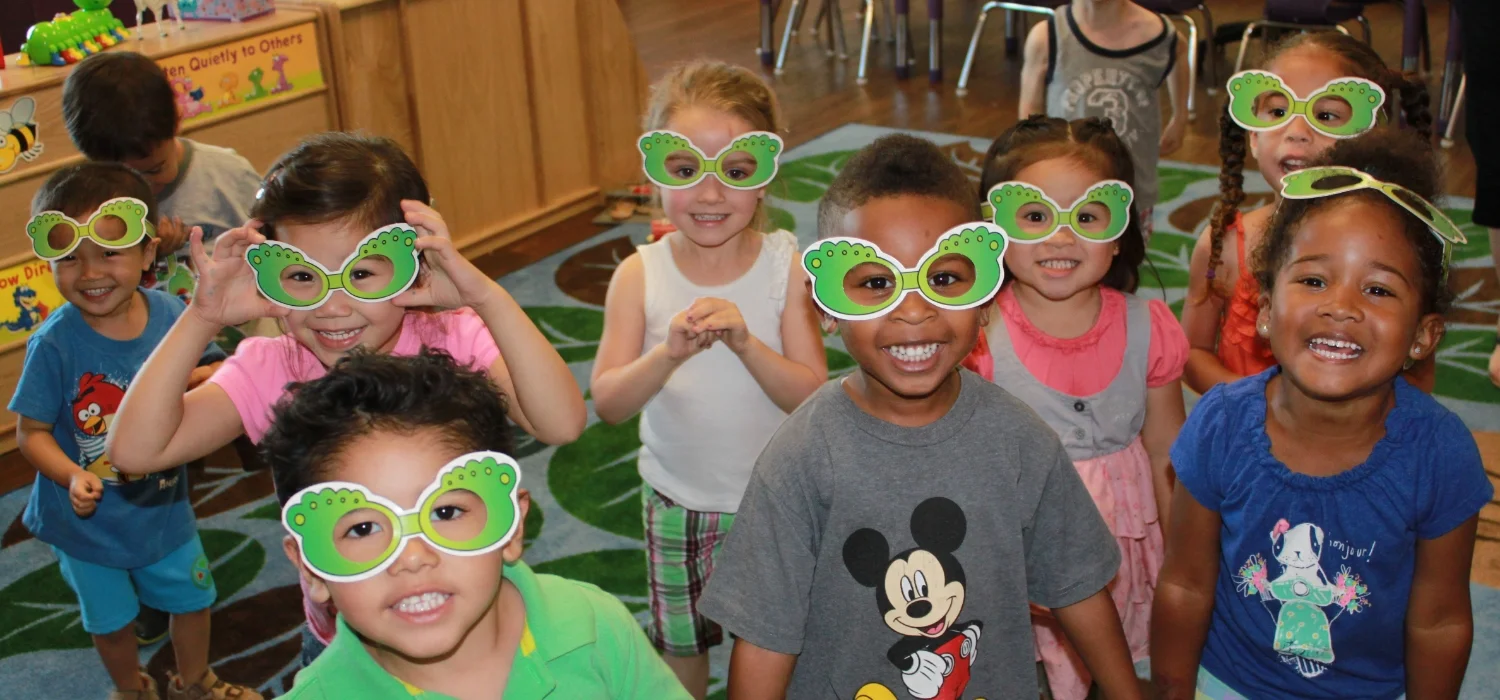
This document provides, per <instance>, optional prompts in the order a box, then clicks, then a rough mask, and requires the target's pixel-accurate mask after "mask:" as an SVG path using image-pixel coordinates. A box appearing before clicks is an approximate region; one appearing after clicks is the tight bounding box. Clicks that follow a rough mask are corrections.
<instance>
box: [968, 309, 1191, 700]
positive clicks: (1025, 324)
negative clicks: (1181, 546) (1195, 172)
mask: <svg viewBox="0 0 1500 700" xmlns="http://www.w3.org/2000/svg"><path fill="white" fill-rule="evenodd" d="M1100 292H1101V295H1102V300H1101V305H1100V310H1099V318H1098V320H1097V321H1096V322H1095V324H1094V327H1093V328H1091V329H1089V330H1088V332H1086V333H1084V334H1083V335H1081V336H1078V337H1076V338H1054V337H1052V336H1050V335H1047V334H1046V333H1043V332H1042V331H1041V330H1039V329H1038V328H1037V327H1036V326H1034V325H1032V323H1031V321H1030V320H1029V319H1027V318H1026V314H1025V313H1024V312H1023V311H1022V310H1021V306H1020V304H1019V303H1018V302H1017V301H1016V297H1015V294H1014V292H1013V290H1012V287H1011V286H1009V285H1007V286H1006V288H1005V289H1004V290H1002V291H1001V292H1000V295H999V296H998V297H997V305H998V307H999V311H1000V314H999V318H997V319H996V320H994V321H991V323H999V322H1003V323H1004V324H1005V330H1006V332H1007V334H1008V336H1009V339H1010V344H1011V347H1012V348H1013V350H1014V352H1015V353H1016V356H1017V358H1018V359H1019V360H1020V361H1021V363H1022V364H1023V365H1024V366H1025V367H1026V370H1027V371H1029V372H1030V373H1031V375H1032V376H1033V377H1035V378H1036V379H1037V380H1038V381H1040V382H1041V383H1043V384H1045V385H1046V386H1047V387H1049V388H1051V389H1053V390H1055V391H1058V392H1061V393H1063V394H1067V395H1070V396H1076V397H1091V396H1095V395H1097V394H1099V393H1100V392H1103V391H1105V390H1106V389H1107V388H1108V387H1109V386H1110V384H1111V383H1112V382H1113V381H1114V380H1115V377H1116V375H1117V374H1119V373H1120V370H1121V368H1122V367H1123V366H1124V363H1125V359H1126V358H1125V355H1126V348H1127V339H1128V334H1127V323H1126V300H1125V295H1124V294H1122V293H1120V292H1118V291H1115V290H1113V289H1108V288H1101V289H1100ZM1147 305H1148V308H1149V311H1150V319H1151V328H1150V343H1149V350H1148V351H1147V358H1146V386H1147V387H1149V388H1156V387H1160V386H1164V385H1166V384H1170V383H1171V382H1173V381H1175V380H1177V379H1178V378H1179V377H1181V376H1182V370H1183V367H1184V366H1185V365H1186V364H1187V356H1188V342H1187V336H1186V335H1184V334H1183V331H1182V326H1181V325H1179V324H1178V322H1177V318H1176V317H1175V316H1173V314H1172V310H1171V309H1170V308H1169V307H1168V306H1167V305H1166V304H1165V303H1163V302H1160V301H1155V300H1152V301H1149V302H1147ZM980 337H981V338H984V336H983V335H981V336H980ZM975 350H976V353H981V354H983V355H986V357H983V358H981V357H977V356H974V355H971V358H970V360H966V361H965V365H966V366H969V367H970V368H971V369H975V370H977V371H979V372H980V373H981V374H983V375H985V378H986V379H990V380H991V381H993V380H994V376H993V372H994V367H995V365H994V362H993V361H991V358H990V357H987V355H988V354H989V352H990V348H989V347H988V343H987V342H986V343H985V344H984V347H983V348H976V349H975ZM1007 351H1008V350H1007ZM1141 404H1142V406H1144V404H1145V397H1142V398H1141ZM1143 410H1144V409H1143ZM1073 466H1074V467H1075V468H1077V470H1078V474H1079V476H1080V477H1082V479H1083V483H1084V486H1086V487H1087V488H1088V490H1089V495H1091V496H1093V498H1094V504H1095V505H1097V506H1098V507H1099V513H1100V514H1101V515H1102V516H1103V517H1104V521H1105V523H1106V524H1107V525H1108V526H1109V529H1110V532H1112V533H1113V534H1114V536H1115V539H1116V540H1117V541H1118V542H1119V544H1120V554H1121V564H1120V572H1119V574H1118V576H1117V577H1116V578H1115V580H1114V581H1113V582H1112V583H1111V584H1110V594H1111V595H1112V597H1113V598H1114V602H1115V607H1116V609H1117V610H1118V611H1119V613H1120V622H1121V623H1122V625H1123V627H1124V629H1125V638H1126V641H1127V642H1128V643H1129V645H1130V653H1131V658H1132V660H1135V661H1139V660H1141V659H1144V658H1146V657H1147V656H1148V655H1149V651H1148V648H1147V647H1148V643H1149V640H1150V625H1151V601H1152V598H1153V597H1154V595H1155V591H1156V577H1157V573H1158V572H1159V571H1160V570H1161V563H1162V559H1163V556H1164V552H1165V549H1164V546H1163V543H1162V533H1161V527H1160V526H1159V524H1158V517H1157V509H1156V493H1155V491H1154V490H1153V488H1152V480H1151V458H1150V456H1149V455H1148V454H1147V453H1146V448H1145V447H1144V445H1143V444H1142V442H1141V438H1140V436H1139V435H1137V436H1136V437H1135V439H1134V440H1132V441H1130V443H1129V446H1128V447H1126V448H1125V449H1122V450H1118V451H1116V452H1112V453H1109V454H1105V455H1103V456H1100V457H1096V458H1093V459H1085V460H1079V461H1075V462H1074V463H1073ZM1032 612H1033V615H1032V631H1033V632H1034V633H1035V636H1036V646H1037V659H1038V660H1039V661H1041V662H1042V664H1043V666H1044V667H1045V668H1046V671H1047V679H1048V683H1049V685H1050V686H1051V688H1052V694H1053V697H1054V698H1056V700H1082V699H1083V698H1084V697H1085V696H1086V695H1087V694H1088V690H1089V685H1090V684H1091V682H1092V678H1091V677H1090V676H1089V673H1088V671H1087V669H1086V668H1085V667H1084V665H1083V662H1082V661H1081V660H1080V659H1079V658H1078V656H1077V654H1076V653H1074V651H1073V650H1072V649H1071V648H1070V647H1069V646H1068V643H1067V639H1066V636H1065V635H1064V634H1063V631H1062V628H1061V627H1060V626H1059V625H1058V623H1057V620H1056V618H1055V617H1053V616H1052V615H1051V613H1050V612H1049V611H1047V610H1045V609H1042V608H1037V607H1033V608H1032Z"/></svg>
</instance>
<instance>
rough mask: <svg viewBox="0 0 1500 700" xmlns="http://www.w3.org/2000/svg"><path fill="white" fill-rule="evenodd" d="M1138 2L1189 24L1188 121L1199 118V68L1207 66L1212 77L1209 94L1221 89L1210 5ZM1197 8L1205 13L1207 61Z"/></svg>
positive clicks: (1183, 0)
mask: <svg viewBox="0 0 1500 700" xmlns="http://www.w3.org/2000/svg"><path fill="white" fill-rule="evenodd" d="M1136 3H1137V4H1139V5H1140V6H1141V7H1144V8H1146V9H1148V10H1150V11H1152V12H1156V13H1158V14H1163V15H1166V16H1167V17H1169V18H1171V19H1180V20H1182V21H1183V22H1185V23H1187V27H1188V100H1187V108H1188V120H1189V121H1191V120H1193V119H1197V118H1198V106H1197V105H1198V98H1197V96H1196V93H1197V91H1198V67H1199V66H1200V65H1203V66H1206V68H1207V70H1205V71H1204V72H1203V74H1204V75H1206V76H1208V81H1207V82H1208V94H1210V95H1213V94H1216V93H1218V91H1219V74H1218V71H1216V70H1214V68H1215V66H1214V53H1216V52H1215V50H1214V47H1213V42H1214V16H1213V15H1212V14H1210V13H1209V11H1208V4H1207V3H1206V2H1202V1H1201V0H1136ZM1194 10H1197V11H1198V12H1199V13H1200V14H1202V15H1203V35H1204V36H1205V37H1207V39H1208V45H1209V51H1208V52H1207V56H1206V57H1204V58H1205V59H1206V61H1207V62H1206V63H1204V62H1203V60H1201V59H1200V58H1199V52H1198V23H1197V22H1194V21H1193V17H1192V15H1189V14H1188V13H1189V12H1192V11H1194Z"/></svg>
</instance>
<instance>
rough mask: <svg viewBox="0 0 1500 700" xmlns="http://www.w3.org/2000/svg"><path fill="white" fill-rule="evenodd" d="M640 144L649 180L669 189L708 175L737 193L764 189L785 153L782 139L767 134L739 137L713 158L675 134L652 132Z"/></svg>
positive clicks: (758, 132) (697, 180) (686, 138)
mask: <svg viewBox="0 0 1500 700" xmlns="http://www.w3.org/2000/svg"><path fill="white" fill-rule="evenodd" d="M638 145H639V146H640V149H641V162H642V165H643V167H644V168H645V169H646V177H648V178H650V179H651V181H652V182H654V183H656V184H657V185H659V186H661V187H665V188H666V189H669V190H682V189H687V188H689V187H692V186H694V185H696V184H698V183H699V182H700V181H702V180H703V178H704V177H706V176H708V175H709V174H712V175H713V176H714V177H715V178H717V179H718V180H719V182H722V183H724V186H725V187H729V188H733V189H736V190H753V189H756V188H759V187H763V186H765V184H766V183H768V182H770V181H771V178H773V177H776V168H777V164H778V162H779V161H780V160H781V151H782V143H781V137H780V136H777V135H776V134H773V133H770V132H768V131H752V132H750V133H748V134H745V135H743V136H740V137H739V138H737V139H735V140H734V141H733V142H731V143H730V144H729V145H728V146H725V147H724V149H723V150H721V151H719V153H718V155H715V156H714V157H712V158H709V157H708V156H707V155H705V154H704V153H703V151H702V150H701V149H699V148H698V147H697V146H695V145H693V142H692V141H691V140H690V139H688V137H686V136H683V135H682V134H679V133H677V132H675V131H653V132H651V133H648V134H646V135H644V136H642V137H641V141H640V143H639V144H638Z"/></svg>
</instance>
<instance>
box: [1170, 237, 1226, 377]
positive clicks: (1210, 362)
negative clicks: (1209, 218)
mask: <svg viewBox="0 0 1500 700" xmlns="http://www.w3.org/2000/svg"><path fill="white" fill-rule="evenodd" d="M1212 230H1213V227H1212V225H1210V226H1208V227H1205V228H1204V229H1203V232H1202V233H1199V234H1198V242H1197V243H1195V244H1193V257H1192V261H1191V262H1190V263H1189V264H1188V292H1187V298H1186V299H1184V300H1183V302H1182V330H1183V332H1184V333H1186V334H1187V339H1188V345H1189V346H1190V347H1191V349H1190V350H1189V351H1188V361H1187V367H1186V368H1185V369H1184V370H1183V374H1182V377H1183V379H1184V380H1185V381H1186V382H1187V385H1188V388H1189V389H1192V390H1193V391H1196V392H1198V393H1200V394H1202V393H1204V392H1207V391H1208V390H1209V389H1212V388H1213V387H1214V385H1215V384H1228V383H1230V382H1233V381H1235V380H1238V379H1240V376H1239V375H1238V374H1235V373H1234V372H1231V371H1230V370H1229V368H1228V367H1225V366H1224V363H1223V362H1220V361H1219V356H1218V354H1217V353H1216V352H1215V351H1216V350H1217V349H1218V346H1219V324H1220V321H1221V320H1222V319H1223V317H1224V303H1225V300H1224V297H1222V296H1220V295H1219V294H1218V292H1217V290H1215V289H1214V287H1213V285H1214V280H1211V279H1209V278H1208V260H1209V257H1210V253H1212V252H1213V242H1212V238H1213V233H1212ZM1224 238H1225V239H1228V238H1229V235H1228V234H1227V233H1226V234H1225V236H1224ZM1231 243H1232V241H1229V240H1225V241H1224V245H1226V246H1227V245H1230V244H1231ZM1227 269H1228V267H1227V266H1220V267H1219V271H1220V272H1223V271H1224V270H1227ZM1225 282H1229V280H1227V279H1226V280H1225Z"/></svg>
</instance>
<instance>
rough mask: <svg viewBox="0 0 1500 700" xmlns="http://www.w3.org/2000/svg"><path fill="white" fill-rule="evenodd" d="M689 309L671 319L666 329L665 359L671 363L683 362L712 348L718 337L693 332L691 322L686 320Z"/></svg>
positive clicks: (711, 334)
mask: <svg viewBox="0 0 1500 700" xmlns="http://www.w3.org/2000/svg"><path fill="white" fill-rule="evenodd" d="M691 310H692V309H691V307H689V308H688V309H684V310H682V311H680V312H678V313H677V315H676V316H673V317H672V323H671V324H670V325H669V326H668V328H667V339H666V341H665V342H666V344H667V357H668V358H670V359H671V360H672V361H673V362H683V361H685V360H687V359H688V358H690V357H692V356H694V355H697V354H698V353H700V352H703V351H704V350H707V349H709V348H710V347H712V346H713V344H714V341H715V340H718V336H717V335H715V334H714V333H699V332H697V331H694V330H693V323H692V321H689V320H688V313H689V312H690V311H691Z"/></svg>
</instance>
